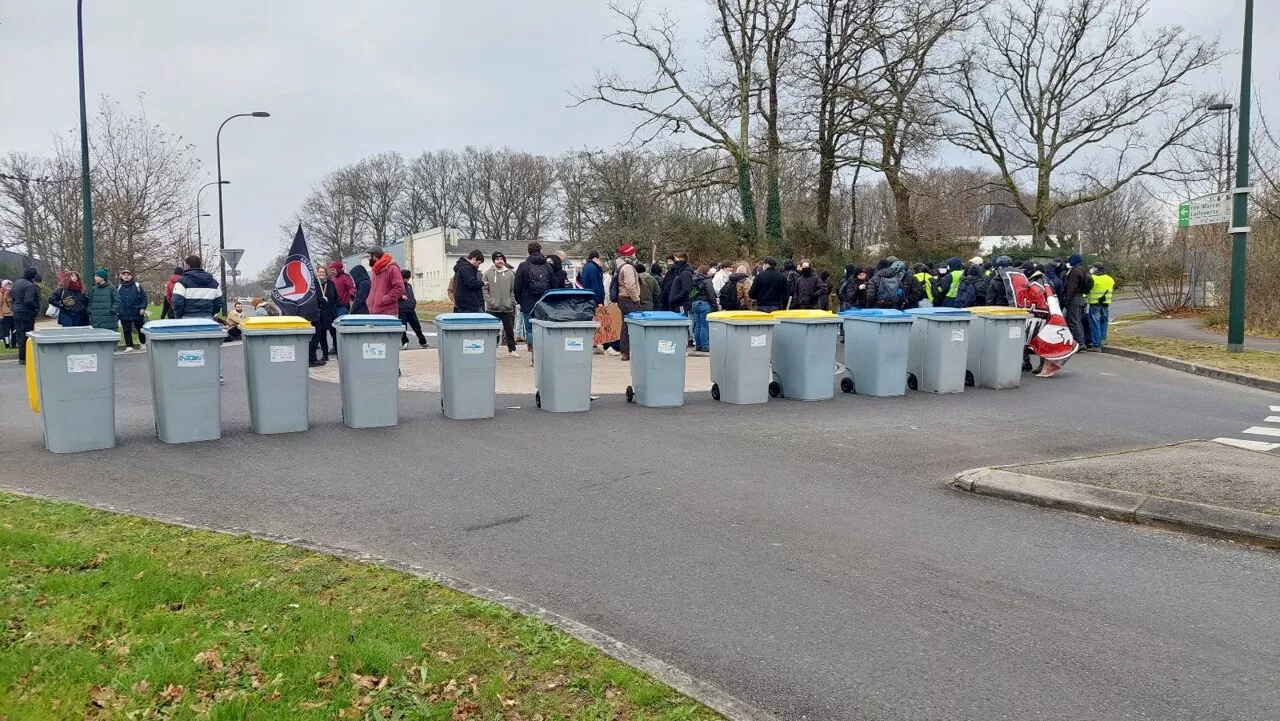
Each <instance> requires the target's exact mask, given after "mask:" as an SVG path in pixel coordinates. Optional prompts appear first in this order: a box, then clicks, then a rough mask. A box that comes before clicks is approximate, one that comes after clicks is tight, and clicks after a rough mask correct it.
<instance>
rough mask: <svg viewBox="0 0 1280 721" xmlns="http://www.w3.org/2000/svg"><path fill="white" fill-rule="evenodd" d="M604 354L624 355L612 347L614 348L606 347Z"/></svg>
mask: <svg viewBox="0 0 1280 721" xmlns="http://www.w3.org/2000/svg"><path fill="white" fill-rule="evenodd" d="M604 354H605V355H622V354H621V353H619V352H618V351H616V350H614V349H612V348H605V349H604Z"/></svg>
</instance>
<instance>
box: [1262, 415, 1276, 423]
mask: <svg viewBox="0 0 1280 721" xmlns="http://www.w3.org/2000/svg"><path fill="white" fill-rule="evenodd" d="M1262 422H1263V423H1280V416H1267V417H1266V418H1265V419H1264V420H1263V421H1262Z"/></svg>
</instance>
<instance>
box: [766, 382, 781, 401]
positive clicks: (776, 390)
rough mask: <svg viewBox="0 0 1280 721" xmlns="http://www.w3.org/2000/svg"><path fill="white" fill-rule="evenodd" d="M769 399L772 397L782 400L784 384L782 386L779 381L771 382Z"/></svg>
mask: <svg viewBox="0 0 1280 721" xmlns="http://www.w3.org/2000/svg"><path fill="white" fill-rule="evenodd" d="M769 397H770V398H781V397H782V384H781V383H779V382H777V381H770V382H769Z"/></svg>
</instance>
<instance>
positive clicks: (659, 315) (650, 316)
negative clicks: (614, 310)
mask: <svg viewBox="0 0 1280 721" xmlns="http://www.w3.org/2000/svg"><path fill="white" fill-rule="evenodd" d="M627 319H628V320H678V321H684V322H686V323H687V322H689V316H687V315H685V314H684V313H677V312H675V311H671V310H637V311H635V312H633V313H628V314H627Z"/></svg>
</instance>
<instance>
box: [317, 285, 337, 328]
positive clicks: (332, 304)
mask: <svg viewBox="0 0 1280 721" xmlns="http://www.w3.org/2000/svg"><path fill="white" fill-rule="evenodd" d="M316 300H317V302H318V303H319V305H320V319H321V320H322V321H325V322H327V323H332V322H333V321H334V320H335V319H336V318H337V317H338V286H337V285H335V284H334V282H333V278H325V279H324V280H322V281H320V295H319V297H318V298H317V299H316Z"/></svg>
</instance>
